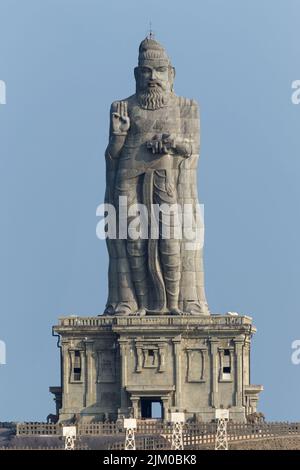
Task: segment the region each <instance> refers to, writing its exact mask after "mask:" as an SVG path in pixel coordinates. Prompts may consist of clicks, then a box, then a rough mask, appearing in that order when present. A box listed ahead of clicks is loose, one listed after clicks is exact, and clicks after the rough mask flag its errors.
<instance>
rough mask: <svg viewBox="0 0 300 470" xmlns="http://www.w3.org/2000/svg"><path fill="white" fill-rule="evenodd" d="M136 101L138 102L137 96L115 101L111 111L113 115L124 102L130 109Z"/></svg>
mask: <svg viewBox="0 0 300 470" xmlns="http://www.w3.org/2000/svg"><path fill="white" fill-rule="evenodd" d="M135 100H136V96H135V95H131V96H128V97H127V98H124V99H121V100H116V101H113V102H112V104H111V106H110V110H111V112H112V113H114V112H116V110H117V108H118V105H119V103H121V102H122V101H123V102H124V101H125V102H126V103H127V105H128V107H129V108H130V107H131V106H132V105H133V104H134V103H135Z"/></svg>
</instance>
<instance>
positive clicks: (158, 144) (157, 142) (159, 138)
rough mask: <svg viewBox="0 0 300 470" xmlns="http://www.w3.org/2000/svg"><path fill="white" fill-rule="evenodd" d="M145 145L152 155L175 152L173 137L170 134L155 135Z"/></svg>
mask: <svg viewBox="0 0 300 470" xmlns="http://www.w3.org/2000/svg"><path fill="white" fill-rule="evenodd" d="M146 145H147V148H148V149H149V150H152V153H153V154H155V153H160V154H161V153H163V154H167V153H170V154H172V153H174V152H175V150H176V142H175V136H174V135H172V134H156V135H155V136H154V137H153V139H152V140H149V141H148V142H147V143H146Z"/></svg>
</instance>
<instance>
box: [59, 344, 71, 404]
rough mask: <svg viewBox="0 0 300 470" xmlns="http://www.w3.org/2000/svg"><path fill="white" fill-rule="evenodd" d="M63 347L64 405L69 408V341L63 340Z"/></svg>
mask: <svg viewBox="0 0 300 470" xmlns="http://www.w3.org/2000/svg"><path fill="white" fill-rule="evenodd" d="M61 349H62V367H63V374H62V376H63V393H62V407H63V408H67V407H68V403H67V398H68V396H69V380H70V372H71V371H70V357H69V341H62V342H61Z"/></svg>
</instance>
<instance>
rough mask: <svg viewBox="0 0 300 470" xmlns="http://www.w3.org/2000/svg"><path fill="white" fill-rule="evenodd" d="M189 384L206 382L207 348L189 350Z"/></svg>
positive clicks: (187, 375)
mask: <svg viewBox="0 0 300 470" xmlns="http://www.w3.org/2000/svg"><path fill="white" fill-rule="evenodd" d="M186 354H187V374H186V380H187V382H205V380H206V366H207V349H206V348H187V349H186Z"/></svg>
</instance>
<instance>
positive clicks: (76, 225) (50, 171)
mask: <svg viewBox="0 0 300 470" xmlns="http://www.w3.org/2000/svg"><path fill="white" fill-rule="evenodd" d="M0 15H1V16H0V80H4V81H5V83H6V91H7V96H6V101H7V103H6V104H5V105H0V165H1V171H0V204H1V208H0V214H1V231H0V315H1V320H0V340H3V341H5V343H6V347H7V364H6V365H0V384H1V389H0V393H1V400H0V420H1V421H3V420H43V419H45V417H46V416H47V414H48V413H50V412H54V403H53V402H52V397H51V396H50V394H49V392H48V386H49V385H58V384H59V353H58V349H57V347H56V340H55V338H52V336H51V327H52V325H53V324H56V322H57V318H58V317H59V316H60V315H68V314H79V315H97V314H100V313H102V312H103V308H104V305H105V301H106V294H107V274H106V272H107V265H108V257H107V253H106V246H105V242H103V241H100V240H98V239H97V238H96V232H95V231H96V224H97V218H96V207H97V205H98V204H99V203H101V202H102V201H103V196H104V184H105V183H104V172H105V165H104V150H105V147H106V144H107V138H108V116H109V106H110V103H111V102H112V101H113V100H115V99H121V98H125V97H126V96H128V95H129V94H131V93H132V92H133V91H134V78H133V68H134V66H135V65H136V62H137V52H138V45H139V43H140V41H141V40H142V39H143V38H144V37H145V36H146V34H147V31H148V24H149V21H150V20H151V21H152V25H153V29H154V31H155V33H156V38H157V39H158V40H159V41H161V42H162V44H164V45H165V47H166V48H167V51H168V53H169V55H170V56H171V58H172V61H173V64H174V65H175V67H176V70H177V75H176V82H175V90H176V92H177V94H180V95H184V96H188V97H191V98H194V99H196V100H197V101H198V102H199V104H200V110H201V141H202V143H201V158H200V168H199V191H200V200H201V202H202V203H204V206H205V223H206V242H205V268H206V291H207V297H208V301H209V305H210V309H211V311H212V312H214V313H224V312H226V311H228V310H229V311H237V312H240V313H244V314H249V315H251V316H253V318H254V321H255V324H256V326H257V328H258V333H257V335H256V337H255V340H254V341H253V348H252V383H254V384H263V385H264V387H265V391H264V392H263V394H262V396H261V401H260V409H261V410H262V411H263V412H264V413H265V414H266V417H267V419H269V420H298V421H300V404H299V393H300V365H298V366H297V365H293V364H292V361H291V354H292V349H291V343H292V341H294V340H295V339H300V300H299V296H300V289H299V284H300V249H299V240H300V220H299V201H300V184H299V176H300V134H299V128H300V126H299V123H300V105H295V104H292V101H291V94H292V89H291V84H292V82H293V81H294V80H297V79H298V80H299V79H300V55H299V44H300V28H299V17H300V2H299V0H277V1H276V2H275V1H273V0H252V1H251V2H250V1H249V2H245V1H243V2H242V1H241V0H226V1H224V0H186V1H184V2H183V1H177V0H163V1H162V0H151V1H149V0H147V1H146V0H128V1H126V2H125V1H123V0H115V1H113V2H108V1H101V0H0Z"/></svg>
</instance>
